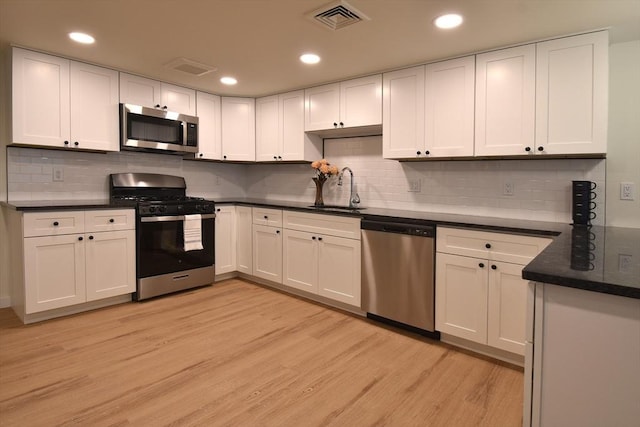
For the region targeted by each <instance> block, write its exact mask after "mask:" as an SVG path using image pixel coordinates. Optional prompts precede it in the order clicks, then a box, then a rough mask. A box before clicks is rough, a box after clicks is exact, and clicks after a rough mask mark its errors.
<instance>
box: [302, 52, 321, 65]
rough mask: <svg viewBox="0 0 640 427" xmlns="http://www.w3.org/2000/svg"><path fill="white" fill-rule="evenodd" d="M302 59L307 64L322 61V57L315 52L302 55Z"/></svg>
mask: <svg viewBox="0 0 640 427" xmlns="http://www.w3.org/2000/svg"><path fill="white" fill-rule="evenodd" d="M300 61H302V62H304V63H305V64H317V63H318V62H320V57H319V56H318V55H316V54H315V53H305V54H304V55H300Z"/></svg>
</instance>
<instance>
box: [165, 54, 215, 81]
mask: <svg viewBox="0 0 640 427" xmlns="http://www.w3.org/2000/svg"><path fill="white" fill-rule="evenodd" d="M164 66H165V67H167V68H170V69H172V70H177V71H181V72H183V73H187V74H190V75H192V76H196V77H200V76H204V75H205V74H209V73H212V72H214V71H216V70H217V68H216V67H213V66H211V65H205V64H201V63H200V62H196V61H192V60H190V59H187V58H178V59H174V60H173V61H171V62H168V63H166V64H164Z"/></svg>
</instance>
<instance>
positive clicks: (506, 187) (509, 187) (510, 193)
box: [502, 181, 514, 196]
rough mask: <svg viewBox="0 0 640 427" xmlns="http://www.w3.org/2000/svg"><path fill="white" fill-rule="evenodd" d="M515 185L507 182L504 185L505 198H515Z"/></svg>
mask: <svg viewBox="0 0 640 427" xmlns="http://www.w3.org/2000/svg"><path fill="white" fill-rule="evenodd" d="M513 190H514V185H513V182H510V181H507V182H505V183H504V187H503V189H502V194H504V195H505V196H513Z"/></svg>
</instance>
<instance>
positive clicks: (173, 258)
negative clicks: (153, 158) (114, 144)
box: [110, 173, 216, 300]
mask: <svg viewBox="0 0 640 427" xmlns="http://www.w3.org/2000/svg"><path fill="white" fill-rule="evenodd" d="M110 197H111V200H112V202H113V203H115V204H123V205H124V204H130V205H132V206H135V207H136V244H137V249H136V257H137V260H136V266H137V282H138V284H137V289H136V293H135V294H134V299H135V300H143V299H147V298H151V297H155V296H159V295H164V294H167V293H171V292H176V291H180V290H184V289H190V288H194V287H197V286H203V285H209V284H211V283H213V280H214V276H215V262H214V261H215V252H214V241H215V239H214V235H215V223H214V218H215V216H216V215H215V213H214V212H215V203H214V202H213V201H210V200H204V199H201V198H195V197H187V196H186V182H185V180H184V178H182V177H178V176H171V175H159V174H150V173H118V174H111V176H110ZM185 224H193V225H194V229H193V230H192V229H191V228H189V227H188V226H186V225H185ZM185 227H187V229H186V230H185ZM192 239H193V241H191V240H192ZM185 242H186V243H185Z"/></svg>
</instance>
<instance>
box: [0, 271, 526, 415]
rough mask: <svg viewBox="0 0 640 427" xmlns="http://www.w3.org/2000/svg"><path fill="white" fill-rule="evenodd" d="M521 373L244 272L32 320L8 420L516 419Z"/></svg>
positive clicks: (13, 370)
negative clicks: (205, 284)
mask: <svg viewBox="0 0 640 427" xmlns="http://www.w3.org/2000/svg"><path fill="white" fill-rule="evenodd" d="M522 382H523V374H522V371H521V370H519V369H517V368H513V367H510V366H506V365H503V364H500V363H498V362H494V361H491V360H488V359H483V358H480V357H476V356H474V355H471V354H466V353H463V352H461V351H458V350H456V349H454V348H453V347H450V346H448V345H445V344H443V343H440V342H436V341H432V340H429V339H427V338H422V337H417V336H415V335H412V334H408V333H400V332H398V331H397V330H394V329H392V328H388V327H384V326H380V324H379V323H374V322H371V321H369V320H366V319H363V318H359V317H356V316H351V315H348V314H344V313H342V312H339V311H336V310H332V309H328V308H326V307H323V306H321V305H317V304H314V303H310V302H307V301H305V300H301V299H298V298H295V297H291V296H288V295H286V294H283V293H279V292H276V291H273V290H271V289H268V288H263V287H261V286H257V285H254V284H251V283H247V282H244V281H241V280H228V281H225V282H221V283H218V284H216V285H214V286H213V287H210V288H202V289H198V290H195V291H191V292H187V293H183V294H176V295H172V296H169V297H165V298H160V299H156V300H152V301H148V302H144V303H132V304H123V305H119V306H115V307H110V308H106V309H102V310H97V311H93V312H88V313H83V314H79V315H75V316H71V317H67V318H62V319H56V320H50V321H46V322H42V323H39V324H34V325H27V326H24V325H22V324H21V323H20V322H19V320H18V319H17V317H15V315H14V314H13V313H12V312H11V310H10V309H2V310H0V425H2V426H55V425H78V426H124V425H135V426H161V425H174V426H183V425H203V426H296V427H297V426H352V427H353V426H403V427H404V426H492V427H493V426H520V425H521V423H522V408H521V407H522V387H523V384H522Z"/></svg>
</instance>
